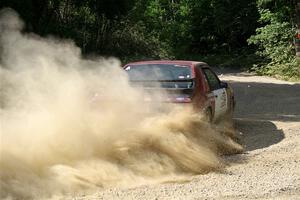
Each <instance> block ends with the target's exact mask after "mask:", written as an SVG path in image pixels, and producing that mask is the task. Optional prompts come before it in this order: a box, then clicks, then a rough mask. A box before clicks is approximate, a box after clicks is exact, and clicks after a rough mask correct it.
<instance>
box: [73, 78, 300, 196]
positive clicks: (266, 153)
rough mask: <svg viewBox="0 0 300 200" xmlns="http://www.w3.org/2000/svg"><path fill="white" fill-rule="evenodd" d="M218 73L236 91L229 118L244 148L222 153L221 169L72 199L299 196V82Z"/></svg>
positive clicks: (107, 190)
mask: <svg viewBox="0 0 300 200" xmlns="http://www.w3.org/2000/svg"><path fill="white" fill-rule="evenodd" d="M219 75H220V78H221V79H222V80H226V81H229V82H230V83H231V85H232V87H233V88H234V90H235V95H236V101H237V105H236V111H235V115H234V121H235V125H236V128H237V131H238V132H239V134H240V137H241V140H242V141H243V144H244V146H245V152H244V153H242V154H238V155H232V156H225V157H224V159H225V161H226V162H227V163H228V166H227V167H226V169H225V171H224V172H211V173H208V174H205V175H198V176H194V177H193V178H192V180H191V181H188V182H184V183H177V182H174V183H166V184H159V185H146V186H140V187H136V188H123V189H117V188H114V189H106V190H103V191H99V192H97V193H95V194H93V195H88V196H80V197H78V196H77V197H76V198H75V199H143V200H146V199H153V200H154V199H300V84H299V83H290V82H285V81H279V80H276V79H273V78H268V77H259V76H253V75H250V74H247V73H227V74H219ZM70 198H71V199H72V198H74V197H70Z"/></svg>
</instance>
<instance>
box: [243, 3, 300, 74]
mask: <svg viewBox="0 0 300 200" xmlns="http://www.w3.org/2000/svg"><path fill="white" fill-rule="evenodd" d="M268 2H270V1H268ZM268 2H262V1H260V2H259V4H258V5H260V8H259V12H260V20H259V21H260V23H262V25H263V26H262V27H260V28H257V29H256V35H253V36H251V37H250V38H249V40H248V42H249V44H254V45H256V46H257V47H258V50H257V55H259V56H261V57H262V58H263V60H262V62H260V63H257V64H256V65H254V67H253V69H254V70H255V71H256V72H258V73H260V74H266V75H273V76H278V77H281V78H284V79H300V63H299V60H297V59H296V57H295V50H294V45H293V37H294V35H295V33H296V27H295V25H294V24H293V18H288V17H287V15H286V14H287V13H288V12H289V11H291V10H292V9H289V6H291V5H285V6H281V7H280V8H274V6H271V8H262V7H265V6H266V3H268ZM277 6H278V5H277ZM271 10H274V11H273V12H272V11H271ZM283 13H285V14H283ZM290 16H291V15H290Z"/></svg>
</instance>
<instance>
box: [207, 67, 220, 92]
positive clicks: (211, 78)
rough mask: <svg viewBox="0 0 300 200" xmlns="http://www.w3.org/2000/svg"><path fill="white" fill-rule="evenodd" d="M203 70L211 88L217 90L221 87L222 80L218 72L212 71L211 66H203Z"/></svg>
mask: <svg viewBox="0 0 300 200" xmlns="http://www.w3.org/2000/svg"><path fill="white" fill-rule="evenodd" d="M203 72H204V75H205V78H206V79H207V81H208V85H209V88H210V90H211V91H212V90H217V89H219V88H220V81H219V79H218V77H217V76H216V74H215V73H214V72H212V71H211V69H209V68H203Z"/></svg>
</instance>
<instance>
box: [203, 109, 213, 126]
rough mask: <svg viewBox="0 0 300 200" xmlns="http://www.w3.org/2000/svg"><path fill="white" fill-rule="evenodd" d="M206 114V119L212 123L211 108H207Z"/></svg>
mask: <svg viewBox="0 0 300 200" xmlns="http://www.w3.org/2000/svg"><path fill="white" fill-rule="evenodd" d="M204 115H205V116H204V117H205V120H206V121H207V122H209V123H211V122H212V120H213V116H212V110H211V108H207V109H205V112H204Z"/></svg>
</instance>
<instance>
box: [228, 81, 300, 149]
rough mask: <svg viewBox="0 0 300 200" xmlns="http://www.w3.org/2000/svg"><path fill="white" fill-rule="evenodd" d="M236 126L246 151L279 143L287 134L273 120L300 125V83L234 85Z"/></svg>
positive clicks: (238, 83)
mask: <svg viewBox="0 0 300 200" xmlns="http://www.w3.org/2000/svg"><path fill="white" fill-rule="evenodd" d="M231 86H232V87H233V88H234V92H235V98H236V110H235V116H234V118H235V123H236V127H237V129H238V130H239V131H240V132H242V133H243V137H242V138H243V139H242V140H243V142H244V145H245V149H246V151H252V150H255V149H261V148H265V147H268V146H270V145H273V144H276V143H279V142H280V141H281V140H282V139H284V133H283V131H282V130H280V129H278V128H277V127H276V125H275V124H274V123H273V122H272V121H283V122H298V121H299V122H300V84H294V85H288V84H272V83H257V82H231Z"/></svg>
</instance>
